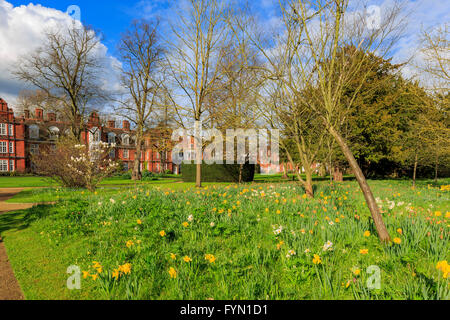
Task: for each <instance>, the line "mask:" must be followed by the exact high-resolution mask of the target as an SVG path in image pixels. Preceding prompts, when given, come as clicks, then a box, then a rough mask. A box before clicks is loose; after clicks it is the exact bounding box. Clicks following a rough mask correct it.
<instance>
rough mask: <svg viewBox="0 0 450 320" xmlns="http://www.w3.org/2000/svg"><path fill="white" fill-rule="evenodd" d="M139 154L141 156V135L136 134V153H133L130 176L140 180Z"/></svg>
mask: <svg viewBox="0 0 450 320" xmlns="http://www.w3.org/2000/svg"><path fill="white" fill-rule="evenodd" d="M141 156H142V136H141V135H140V134H138V135H136V154H135V155H134V165H133V174H132V176H131V178H132V179H133V180H135V181H136V180H141V179H142V173H141Z"/></svg>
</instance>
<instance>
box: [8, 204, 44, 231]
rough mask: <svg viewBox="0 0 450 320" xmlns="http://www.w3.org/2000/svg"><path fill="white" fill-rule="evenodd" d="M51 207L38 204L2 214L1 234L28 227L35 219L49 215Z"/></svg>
mask: <svg viewBox="0 0 450 320" xmlns="http://www.w3.org/2000/svg"><path fill="white" fill-rule="evenodd" d="M51 207H52V205H38V206H35V207H33V208H30V209H27V210H19V211H11V212H7V213H3V214H0V236H2V237H4V235H3V234H4V232H5V231H10V230H24V229H27V228H28V227H29V226H30V224H31V223H32V222H33V221H35V220H37V219H41V218H43V217H45V216H47V215H49V214H50V213H51V210H50V208H51Z"/></svg>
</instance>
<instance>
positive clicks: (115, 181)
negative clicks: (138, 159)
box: [0, 175, 180, 188]
mask: <svg viewBox="0 0 450 320" xmlns="http://www.w3.org/2000/svg"><path fill="white" fill-rule="evenodd" d="M179 180H180V178H178V177H177V176H174V175H172V176H170V177H167V178H160V179H159V180H154V181H140V182H138V184H154V183H170V182H175V181H179ZM135 183H136V182H135V181H133V180H131V179H122V178H120V177H119V178H117V177H112V178H108V179H105V180H103V181H102V182H101V183H100V186H110V185H113V186H122V185H134V184H135ZM57 186H58V184H57V183H55V182H54V181H52V180H51V179H48V178H44V177H35V176H32V177H0V188H27V187H57Z"/></svg>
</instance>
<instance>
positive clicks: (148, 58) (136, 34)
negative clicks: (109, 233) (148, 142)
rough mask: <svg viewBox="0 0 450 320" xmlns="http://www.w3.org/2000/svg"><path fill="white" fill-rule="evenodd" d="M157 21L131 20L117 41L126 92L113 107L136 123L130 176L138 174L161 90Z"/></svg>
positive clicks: (139, 176)
mask: <svg viewBox="0 0 450 320" xmlns="http://www.w3.org/2000/svg"><path fill="white" fill-rule="evenodd" d="M157 27H158V25H157V24H156V23H153V24H152V23H149V22H147V21H144V20H140V21H134V22H133V23H132V25H131V27H130V29H129V30H127V31H126V32H125V33H124V34H123V35H122V39H121V41H120V44H119V52H120V55H121V60H122V85H123V87H124V88H126V90H127V93H126V95H125V97H126V98H125V100H123V101H121V102H120V103H119V105H118V107H117V111H118V113H119V114H120V115H122V116H123V117H125V118H127V119H128V120H130V121H131V122H132V123H134V124H135V125H136V138H135V141H136V154H135V158H134V165H133V174H132V179H133V180H140V179H141V178H142V172H141V157H142V149H143V144H144V131H145V128H146V127H148V125H149V121H150V120H151V119H152V117H153V116H154V115H155V112H156V108H157V106H158V102H159V99H160V97H161V91H162V81H163V79H162V77H161V73H160V71H161V60H162V53H163V50H162V47H161V46H160V44H159V39H158V28H157Z"/></svg>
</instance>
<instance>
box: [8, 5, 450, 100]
mask: <svg viewBox="0 0 450 320" xmlns="http://www.w3.org/2000/svg"><path fill="white" fill-rule="evenodd" d="M182 1H183V0H32V1H30V0H0V97H3V98H5V99H6V100H7V101H8V100H9V101H10V102H11V103H12V104H13V103H14V102H13V101H14V100H15V98H16V97H17V94H18V92H19V91H20V90H21V89H23V87H24V84H23V83H20V82H18V81H17V80H15V79H14V78H13V76H12V75H11V73H10V72H9V67H8V66H11V65H12V66H14V65H15V63H16V61H17V57H19V56H20V55H24V54H26V53H27V52H29V51H30V50H33V48H35V47H37V46H39V45H40V43H42V41H43V30H44V28H45V27H46V26H47V25H48V24H49V23H50V24H51V23H52V22H55V21H56V22H62V21H65V20H67V19H69V17H68V15H66V14H65V13H66V11H67V8H68V7H69V6H70V5H77V6H78V7H80V10H81V21H82V22H83V23H84V24H86V25H90V26H92V27H93V28H94V29H96V30H97V31H99V32H101V33H102V34H103V41H102V44H103V46H104V47H103V48H104V51H105V55H106V56H108V58H109V59H110V60H111V65H113V64H114V63H116V62H117V59H116V58H115V56H117V55H116V47H117V43H118V41H119V39H120V37H121V33H122V32H124V31H125V30H126V29H127V27H128V26H129V25H130V23H131V22H132V20H133V19H139V18H147V19H149V18H150V19H151V18H156V17H159V18H160V19H161V21H162V25H163V26H164V24H165V22H166V21H167V20H168V19H170V18H171V17H173V16H174V14H175V12H176V11H177V9H179V7H180V3H181V2H182ZM234 1H239V0H234ZM351 1H360V0H351ZM392 1H393V0H366V2H367V3H368V4H369V5H379V6H380V7H381V8H383V7H385V6H386V5H387V4H389V3H390V2H392ZM404 1H405V2H406V8H405V11H407V12H405V13H407V14H408V16H409V24H408V28H407V29H406V33H405V35H404V37H403V38H402V39H401V40H400V41H399V42H398V43H397V44H396V47H395V50H394V52H395V57H394V62H405V61H406V60H408V58H410V57H411V54H412V53H414V50H416V48H417V45H418V35H419V34H420V32H421V31H422V30H423V29H427V28H430V27H432V26H435V25H437V24H442V23H445V22H447V23H449V22H450V1H448V0H404ZM249 2H250V4H251V6H252V7H253V9H254V11H253V12H256V13H257V15H258V16H259V19H260V20H261V21H262V22H263V23H264V25H265V26H267V27H268V29H271V28H272V29H273V28H274V27H275V26H277V23H279V20H278V17H277V14H276V12H277V8H278V0H250V1H249ZM69 20H70V19H69ZM406 72H409V71H408V70H406ZM113 85H114V84H113Z"/></svg>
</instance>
